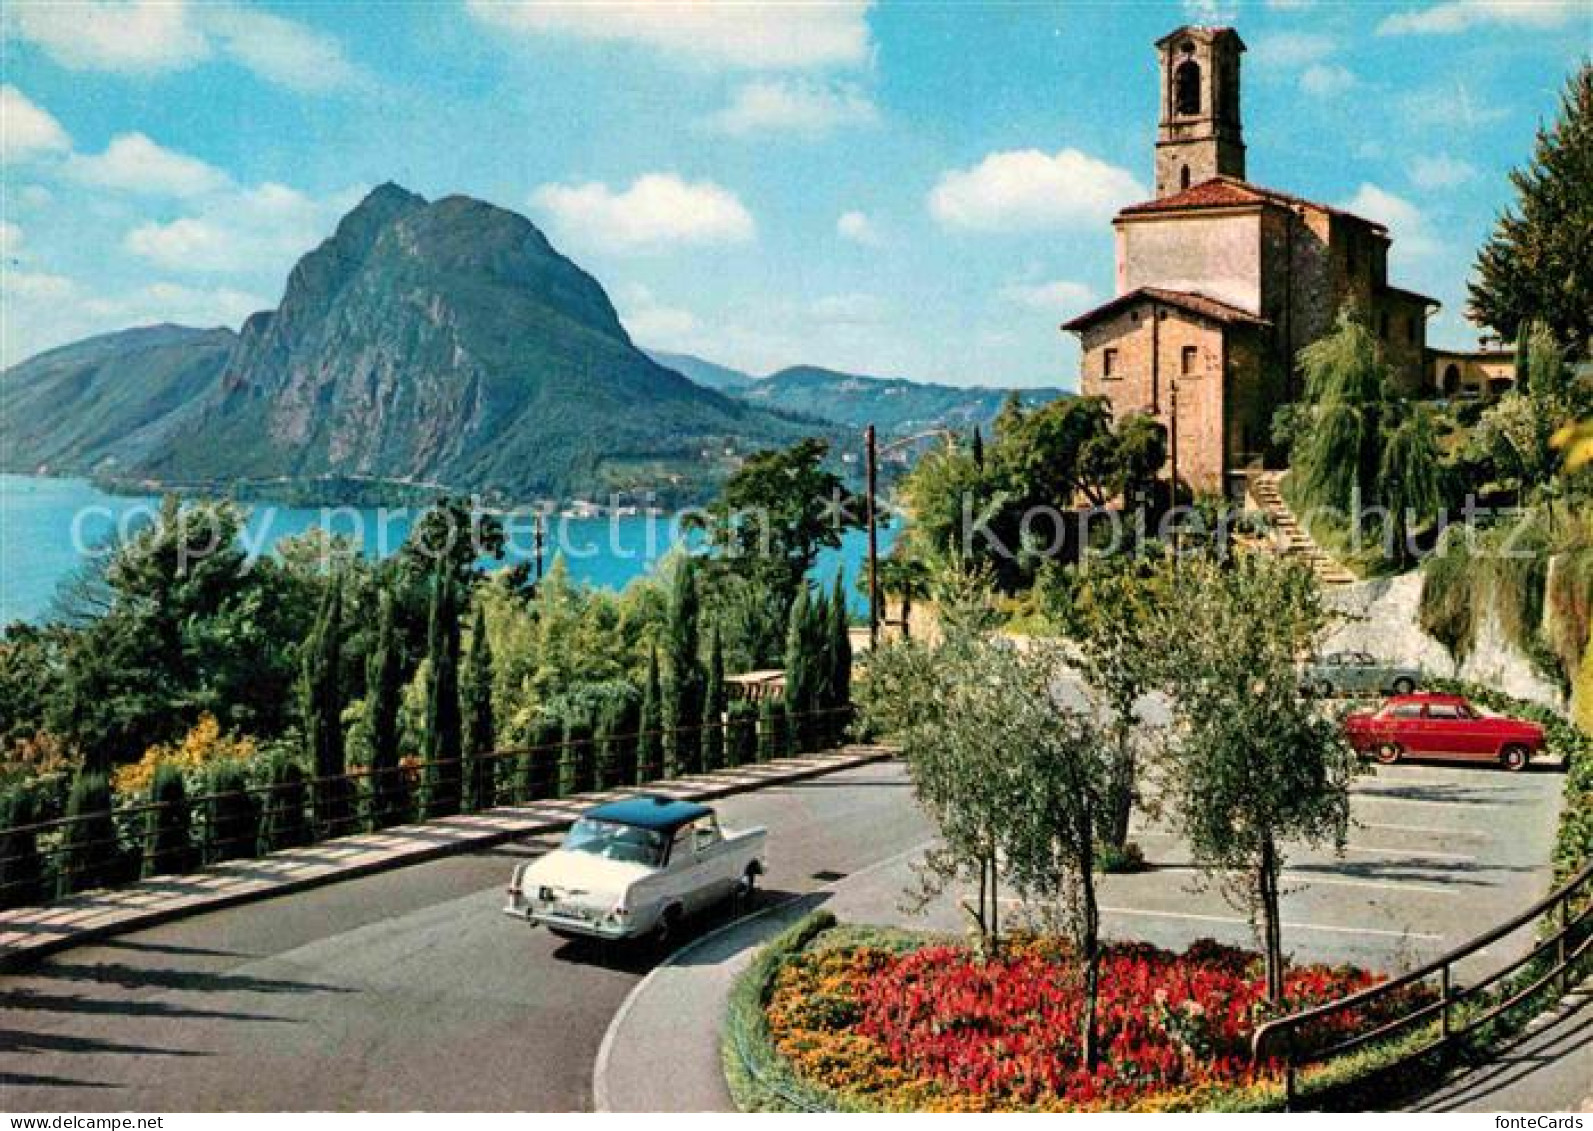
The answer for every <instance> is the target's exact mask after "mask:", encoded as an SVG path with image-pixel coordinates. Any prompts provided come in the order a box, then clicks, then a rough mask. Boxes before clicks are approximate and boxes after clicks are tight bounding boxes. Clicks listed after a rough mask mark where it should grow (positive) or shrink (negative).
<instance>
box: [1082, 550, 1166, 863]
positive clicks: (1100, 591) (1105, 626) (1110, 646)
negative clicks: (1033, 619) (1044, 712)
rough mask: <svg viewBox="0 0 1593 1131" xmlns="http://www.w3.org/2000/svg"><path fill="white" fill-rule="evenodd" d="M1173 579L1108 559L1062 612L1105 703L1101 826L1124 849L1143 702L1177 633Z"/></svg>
mask: <svg viewBox="0 0 1593 1131" xmlns="http://www.w3.org/2000/svg"><path fill="white" fill-rule="evenodd" d="M1173 584H1174V582H1173V581H1172V579H1170V578H1169V577H1168V575H1167V573H1166V572H1165V571H1164V569H1162V568H1158V567H1157V566H1156V565H1155V564H1154V563H1147V562H1145V561H1143V560H1139V561H1132V562H1126V563H1123V564H1121V565H1113V564H1110V563H1105V562H1103V563H1100V564H1098V565H1094V566H1092V567H1091V568H1090V569H1088V570H1080V571H1079V574H1078V579H1077V583H1076V585H1075V586H1074V589H1073V592H1072V599H1071V601H1070V602H1069V605H1068V608H1067V610H1066V612H1065V614H1064V616H1063V628H1064V630H1065V631H1066V632H1067V634H1068V636H1069V637H1071V638H1072V640H1073V641H1074V642H1075V643H1076V644H1077V645H1078V657H1077V659H1078V663H1079V668H1080V671H1081V674H1082V675H1083V676H1084V680H1085V683H1086V684H1087V685H1088V686H1089V688H1090V689H1091V691H1092V692H1094V693H1095V694H1097V695H1099V696H1100V697H1101V699H1102V701H1103V706H1104V707H1105V708H1106V712H1105V713H1106V716H1107V719H1108V723H1107V728H1106V729H1107V735H1108V738H1109V740H1110V744H1111V749H1112V756H1111V759H1110V773H1109V775H1108V778H1107V782H1106V788H1105V791H1104V795H1103V809H1102V812H1101V814H1100V817H1099V828H1100V835H1101V840H1102V842H1103V843H1104V844H1105V845H1107V846H1109V847H1110V848H1111V849H1113V850H1114V851H1115V852H1117V853H1119V854H1120V853H1121V852H1122V851H1123V850H1124V849H1125V848H1126V847H1127V844H1128V826H1129V820H1130V817H1131V816H1132V813H1133V807H1134V796H1135V792H1136V790H1137V788H1138V785H1139V756H1140V747H1141V744H1142V743H1141V741H1140V736H1141V735H1142V733H1143V729H1144V725H1145V720H1144V718H1143V717H1142V716H1141V715H1140V714H1139V707H1140V704H1141V701H1142V700H1143V699H1144V697H1145V696H1146V695H1147V694H1148V693H1150V692H1151V691H1153V690H1155V689H1156V688H1157V687H1158V686H1159V685H1160V683H1161V676H1162V668H1163V664H1164V660H1165V656H1166V638H1167V636H1168V635H1169V634H1170V633H1171V632H1173V631H1176V627H1175V626H1173V625H1170V624H1168V623H1167V622H1166V620H1165V619H1164V618H1163V617H1162V616H1161V615H1160V610H1161V608H1162V607H1163V604H1164V602H1165V601H1166V599H1167V596H1168V590H1169V589H1170V588H1171V587H1172V585H1173Z"/></svg>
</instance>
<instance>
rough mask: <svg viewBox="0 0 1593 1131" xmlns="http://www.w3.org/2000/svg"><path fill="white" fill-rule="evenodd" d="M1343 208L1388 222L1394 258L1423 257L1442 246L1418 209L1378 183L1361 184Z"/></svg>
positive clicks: (1370, 218) (1407, 259)
mask: <svg viewBox="0 0 1593 1131" xmlns="http://www.w3.org/2000/svg"><path fill="white" fill-rule="evenodd" d="M1344 208H1345V210H1346V211H1348V212H1353V213H1355V214H1356V215H1357V216H1364V217H1366V218H1367V219H1368V220H1376V221H1377V222H1378V223H1381V224H1385V225H1387V227H1388V234H1389V235H1390V236H1392V237H1393V239H1394V246H1393V249H1392V252H1391V254H1392V256H1393V257H1394V258H1395V259H1396V260H1402V261H1405V262H1411V261H1414V260H1418V259H1425V258H1427V257H1428V256H1430V255H1433V254H1434V253H1436V252H1437V251H1438V250H1439V249H1440V247H1441V246H1442V245H1441V244H1440V243H1439V241H1438V238H1437V237H1436V236H1435V235H1434V234H1433V232H1432V228H1431V226H1430V225H1429V224H1428V222H1427V217H1426V216H1425V215H1424V214H1423V212H1422V210H1421V209H1420V208H1418V207H1417V206H1416V205H1414V204H1412V203H1411V202H1410V201H1408V200H1406V199H1405V198H1404V197H1402V196H1396V195H1395V194H1394V193H1391V192H1389V191H1388V190H1387V189H1384V188H1379V187H1378V186H1377V185H1374V184H1370V183H1364V184H1362V185H1361V187H1360V189H1359V190H1358V191H1357V192H1356V194H1355V195H1354V196H1353V197H1351V198H1350V199H1349V200H1347V201H1346V202H1345V203H1344Z"/></svg>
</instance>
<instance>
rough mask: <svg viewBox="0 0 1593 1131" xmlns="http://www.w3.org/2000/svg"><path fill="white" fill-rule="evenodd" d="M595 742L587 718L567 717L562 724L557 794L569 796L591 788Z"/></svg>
mask: <svg viewBox="0 0 1593 1131" xmlns="http://www.w3.org/2000/svg"><path fill="white" fill-rule="evenodd" d="M594 747H595V743H594V742H593V741H592V724H591V721H590V720H589V719H573V718H572V719H569V720H568V721H566V722H565V724H564V749H563V750H561V751H560V752H559V796H560V797H569V796H571V795H572V794H576V793H585V792H586V791H587V790H589V789H591V788H592V778H593V762H594V761H595V750H594Z"/></svg>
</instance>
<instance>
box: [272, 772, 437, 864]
mask: <svg viewBox="0 0 1593 1131" xmlns="http://www.w3.org/2000/svg"><path fill="white" fill-rule="evenodd" d="M269 780H270V785H271V791H270V792H269V793H268V794H267V795H266V805H265V816H264V819H263V821H262V825H261V833H260V836H261V839H262V840H263V841H264V842H265V848H266V851H267V852H275V851H276V850H277V849H279V848H299V847H301V846H302V845H306V844H309V843H310V839H311V838H310V824H309V822H308V821H307V820H305V816H304V800H305V799H304V793H305V790H304V771H303V770H302V769H300V768H299V764H298V763H297V762H295V761H293V760H292V759H291V758H278V759H277V760H276V761H274V762H273V763H272V764H271V772H270V779H269ZM398 788H399V790H400V792H402V790H403V783H402V782H400V783H399V787H398ZM390 812H391V813H392V816H393V819H392V820H390V821H388V822H387V823H388V824H395V823H397V822H398V821H401V820H402V819H403V818H404V817H405V816H406V815H407V814H406V813H405V812H404V810H402V809H398V810H392V811H390Z"/></svg>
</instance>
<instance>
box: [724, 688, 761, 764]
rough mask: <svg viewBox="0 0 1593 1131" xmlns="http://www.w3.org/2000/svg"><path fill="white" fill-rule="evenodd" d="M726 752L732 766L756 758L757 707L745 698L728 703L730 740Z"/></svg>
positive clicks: (753, 760)
mask: <svg viewBox="0 0 1593 1131" xmlns="http://www.w3.org/2000/svg"><path fill="white" fill-rule="evenodd" d="M726 754H727V755H728V760H729V762H730V764H731V765H732V766H745V765H746V764H747V763H748V762H755V761H757V759H758V708H757V707H756V706H754V705H753V704H751V703H749V702H747V701H746V700H745V699H737V700H735V701H734V702H733V703H731V704H730V740H729V742H728V743H726Z"/></svg>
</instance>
